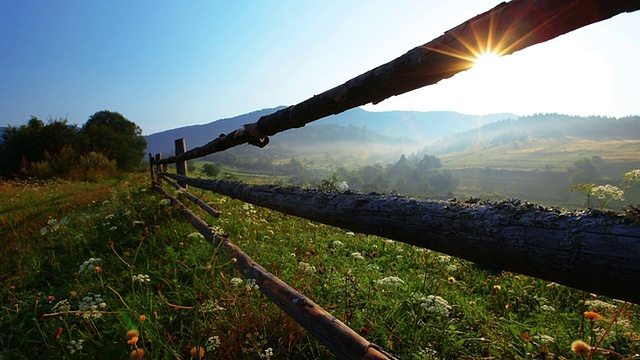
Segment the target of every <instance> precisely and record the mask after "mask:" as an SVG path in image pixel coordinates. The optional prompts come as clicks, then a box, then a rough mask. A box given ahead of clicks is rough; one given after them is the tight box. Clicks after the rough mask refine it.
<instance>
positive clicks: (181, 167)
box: [175, 138, 187, 189]
mask: <svg viewBox="0 0 640 360" xmlns="http://www.w3.org/2000/svg"><path fill="white" fill-rule="evenodd" d="M175 146H176V157H177V156H179V155H181V154H184V153H185V152H186V151H187V142H186V140H185V139H184V138H181V139H176V141H175ZM176 172H177V173H178V175H184V176H187V162H186V161H185V160H182V161H178V162H176ZM178 185H180V186H182V187H183V188H185V189H186V188H187V184H185V182H184V181H178Z"/></svg>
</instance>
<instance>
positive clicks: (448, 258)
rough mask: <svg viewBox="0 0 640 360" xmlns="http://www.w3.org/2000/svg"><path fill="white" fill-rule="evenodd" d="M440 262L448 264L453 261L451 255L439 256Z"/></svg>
mask: <svg viewBox="0 0 640 360" xmlns="http://www.w3.org/2000/svg"><path fill="white" fill-rule="evenodd" d="M438 261H439V262H441V263H448V262H449V261H451V256H449V255H438Z"/></svg>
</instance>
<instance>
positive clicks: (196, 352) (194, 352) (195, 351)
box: [189, 346, 204, 359]
mask: <svg viewBox="0 0 640 360" xmlns="http://www.w3.org/2000/svg"><path fill="white" fill-rule="evenodd" d="M189 355H191V357H193V358H196V359H202V358H203V357H204V348H203V347H202V346H194V347H192V348H191V351H189Z"/></svg>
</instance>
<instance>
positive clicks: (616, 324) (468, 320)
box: [0, 173, 640, 360]
mask: <svg viewBox="0 0 640 360" xmlns="http://www.w3.org/2000/svg"><path fill="white" fill-rule="evenodd" d="M149 185H150V184H149V180H148V178H147V174H146V173H145V174H135V175H131V176H129V177H126V178H122V179H119V180H117V181H109V182H104V183H97V184H86V183H71V182H65V181H53V182H48V183H39V184H30V183H13V182H3V183H2V185H1V187H2V188H1V189H0V190H1V191H0V196H1V199H0V200H1V201H0V204H1V206H2V208H1V210H0V221H1V225H2V227H1V228H0V230H1V231H2V235H3V236H2V240H1V241H2V250H3V254H6V255H5V259H6V260H5V261H4V262H2V264H1V265H0V270H1V275H2V277H1V283H0V294H1V297H0V299H1V303H0V359H3V360H4V359H32V358H35V357H40V358H64V359H75V358H77V359H114V358H115V359H127V358H131V359H136V358H141V357H142V356H141V354H142V353H143V352H144V354H145V356H144V357H145V358H148V359H176V358H182V359H198V358H206V359H226V358H231V359H324V358H332V355H331V354H330V353H328V351H327V350H326V349H324V348H323V347H322V346H321V345H320V344H319V343H318V342H317V341H316V340H315V339H313V338H311V337H310V336H309V335H308V334H307V333H306V332H305V331H304V330H303V329H302V328H301V327H300V326H299V325H298V324H296V323H295V322H294V321H292V320H291V319H289V318H288V316H287V315H285V314H284V313H283V312H281V311H280V310H279V309H278V308H277V307H276V306H275V305H273V304H272V303H270V302H269V301H268V300H266V299H265V297H264V296H263V295H262V294H261V293H260V292H259V291H257V290H256V289H255V286H253V285H252V284H251V280H250V279H246V278H244V277H243V276H242V275H241V274H239V273H238V272H237V271H236V270H235V269H234V268H233V267H232V264H231V260H230V259H227V258H224V257H222V256H218V254H217V251H216V249H215V248H213V247H212V246H211V245H209V244H208V243H206V242H205V241H204V240H203V238H202V237H201V236H200V235H199V234H196V233H194V230H193V228H191V227H190V225H188V224H187V223H186V222H185V221H184V220H182V219H181V217H180V215H179V214H178V211H177V210H176V209H174V208H172V207H171V206H169V204H168V202H167V201H166V200H164V199H162V198H161V197H160V196H159V195H158V194H156V193H154V192H153V191H152V190H151V189H150V187H149ZM195 192H196V193H198V194H199V193H200V191H195ZM204 196H205V198H206V201H207V202H208V203H209V204H211V205H212V206H214V207H215V208H218V209H219V210H220V211H221V212H222V216H221V217H220V218H218V219H214V218H212V217H210V216H208V215H206V214H205V213H204V212H202V211H198V210H196V212H197V213H199V214H200V215H201V216H202V217H203V218H204V219H205V220H206V221H207V222H208V223H210V224H212V225H213V226H215V227H216V228H217V229H219V231H223V232H226V233H229V235H230V238H231V240H232V241H234V242H235V243H236V244H238V245H240V246H241V247H242V248H243V249H244V250H245V252H247V253H248V254H249V255H250V256H252V257H253V258H254V260H256V261H257V262H258V263H260V264H261V265H262V266H264V267H265V268H266V269H267V270H269V271H271V272H272V273H274V274H275V275H276V276H278V277H280V278H281V279H282V280H284V281H285V282H287V283H289V284H290V285H291V286H293V287H294V288H296V289H298V290H299V291H301V292H302V293H303V294H305V295H306V296H308V297H310V298H311V299H313V300H314V301H315V302H316V303H318V304H319V305H320V306H322V307H323V308H325V309H326V310H328V311H329V312H331V313H332V314H333V315H334V316H336V317H337V318H339V319H340V320H341V321H343V322H345V323H346V324H348V325H349V326H350V327H351V328H353V329H354V330H355V331H357V332H358V333H360V334H361V335H363V336H364V337H365V338H366V339H368V340H369V341H371V342H373V343H376V344H378V345H380V346H382V347H383V348H385V349H386V350H387V351H389V352H390V353H392V354H394V355H395V356H397V357H398V358H400V359H444V358H447V359H450V358H461V359H465V358H466V359H477V358H495V359H502V358H516V359H521V358H531V359H533V358H556V359H561V358H580V357H581V356H580V355H578V354H576V353H575V352H573V351H572V343H573V342H574V341H576V340H583V341H584V342H585V343H587V344H588V346H593V347H595V346H596V344H598V349H597V350H596V351H595V355H594V358H631V357H632V356H633V355H634V354H637V353H639V352H640V309H639V308H638V307H637V306H636V305H633V304H628V303H623V302H620V301H616V300H612V299H608V298H606V297H602V296H597V295H595V294H588V293H585V292H583V291H578V290H574V289H569V288H566V287H563V286H560V285H558V284H555V283H548V282H545V281H542V280H538V279H534V278H530V277H527V276H522V275H518V274H513V273H495V272H491V273H490V272H487V271H485V270H482V269H480V268H479V267H478V266H476V265H475V264H473V263H469V262H467V261H463V260H460V259H457V258H453V257H450V256H447V255H445V254H441V253H436V252H433V251H429V250H425V249H421V248H416V247H413V246H408V245H404V244H401V243H398V242H393V241H390V240H386V239H382V238H378V237H374V236H368V235H363V234H354V233H350V232H345V231H343V230H341V229H338V228H333V227H329V226H325V225H321V224H318V223H313V222H310V221H307V220H304V219H300V218H295V217H291V216H287V215H283V214H281V213H277V212H274V211H270V210H266V209H262V208H257V207H254V206H251V205H248V204H244V203H241V202H238V201H234V200H231V199H229V198H226V197H221V196H216V195H210V194H205V195H204ZM594 271H598V270H597V269H594ZM630 285H631V286H633V285H634V284H630ZM574 348H575V350H577V351H580V348H579V346H578V345H574ZM583 350H584V347H583ZM587 351H588V349H587ZM618 354H620V355H618ZM583 357H584V358H586V356H583Z"/></svg>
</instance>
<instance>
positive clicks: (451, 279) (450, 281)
mask: <svg viewBox="0 0 640 360" xmlns="http://www.w3.org/2000/svg"><path fill="white" fill-rule="evenodd" d="M448 281H449V284H455V283H456V282H457V281H456V278H454V277H453V276H450V277H449V279H448Z"/></svg>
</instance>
